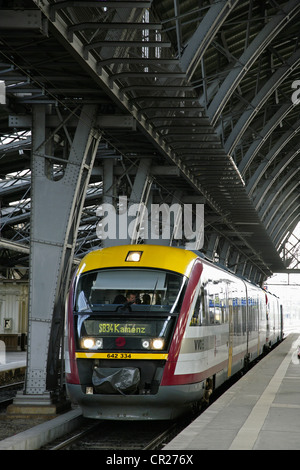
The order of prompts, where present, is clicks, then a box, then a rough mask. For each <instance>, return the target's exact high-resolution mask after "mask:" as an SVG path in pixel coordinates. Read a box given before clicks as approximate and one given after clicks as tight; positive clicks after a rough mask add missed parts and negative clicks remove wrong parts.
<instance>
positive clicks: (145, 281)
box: [65, 245, 196, 420]
mask: <svg viewBox="0 0 300 470" xmlns="http://www.w3.org/2000/svg"><path fill="white" fill-rule="evenodd" d="M174 250H175V252H174ZM176 255H177V256H176ZM179 255H180V256H179ZM174 257H175V258H174ZM195 258H196V256H195V255H193V254H192V253H190V252H187V251H185V250H179V249H172V248H165V247H158V246H157V247H154V246H152V247H151V246H147V245H142V246H141V245H138V246H135V247H133V246H121V247H112V248H105V249H103V250H97V251H94V252H92V253H90V254H89V255H87V256H86V257H85V258H84V259H83V261H82V263H81V265H80V266H79V269H78V271H77V274H76V276H75V278H74V283H73V288H72V290H71V292H70V296H69V305H68V322H67V323H68V328H67V335H66V336H67V341H66V344H65V349H66V354H65V357H66V383H67V389H68V393H69V395H70V397H71V400H72V401H75V402H77V403H78V404H79V405H80V406H81V408H82V410H83V414H84V416H86V417H89V418H98V419H124V420H125V419H126V420H130V419H171V418H174V417H176V415H178V414H180V413H181V412H182V410H181V408H180V405H181V400H182V397H180V396H179V395H180V394H178V391H176V390H175V391H174V393H172V390H171V388H172V387H164V386H161V382H162V378H163V375H164V370H165V366H166V363H167V361H168V355H169V352H170V346H171V343H172V338H173V336H174V332H175V331H176V325H177V324H178V318H179V316H180V315H183V316H186V314H185V313H182V304H183V299H184V296H185V291H186V286H187V281H188V277H187V275H188V274H189V272H190V271H191V266H192V265H193V261H194V259H195ZM176 271H177V272H176ZM178 271H181V272H178ZM186 313H187V312H186ZM177 336H178V334H177Z"/></svg>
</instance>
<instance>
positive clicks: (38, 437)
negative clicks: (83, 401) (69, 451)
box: [0, 409, 83, 451]
mask: <svg viewBox="0 0 300 470" xmlns="http://www.w3.org/2000/svg"><path fill="white" fill-rule="evenodd" d="M82 419H83V418H82V412H81V410H80V409H75V410H72V411H69V412H67V413H64V414H63V415H61V416H57V417H56V418H53V419H51V420H50V421H47V422H45V423H42V424H39V425H37V426H34V427H33V428H30V429H27V430H26V431H23V432H21V433H19V434H16V435H15V436H12V437H8V438H7V439H3V440H2V441H0V451H1V450H37V449H40V448H41V447H42V446H43V445H46V444H47V443H49V442H51V441H53V440H54V439H56V438H58V437H60V436H62V435H63V434H66V433H67V432H71V431H73V430H74V429H76V427H77V426H79V424H80V422H81V420H82Z"/></svg>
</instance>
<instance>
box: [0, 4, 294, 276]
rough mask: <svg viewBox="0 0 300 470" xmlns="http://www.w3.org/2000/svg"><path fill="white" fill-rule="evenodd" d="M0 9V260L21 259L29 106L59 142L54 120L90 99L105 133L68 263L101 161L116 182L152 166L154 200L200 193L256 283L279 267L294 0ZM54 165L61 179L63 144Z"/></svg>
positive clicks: (88, 216)
mask: <svg viewBox="0 0 300 470" xmlns="http://www.w3.org/2000/svg"><path fill="white" fill-rule="evenodd" d="M0 8H1V16H0V46H1V47H0V81H1V80H3V81H4V83H5V103H4V98H2V103H3V104H1V105H0V173H1V175H0V177H1V180H0V201H1V210H2V214H1V216H2V217H1V222H2V230H1V237H2V238H1V240H0V249H1V248H2V257H1V262H2V263H1V264H2V265H6V266H10V265H11V266H17V265H20V266H22V265H23V264H24V263H25V264H26V259H27V257H28V254H26V253H25V252H22V250H23V248H24V250H25V251H26V249H27V250H28V241H29V233H30V153H31V132H30V129H31V119H30V116H31V113H32V106H33V105H36V104H46V105H47V106H48V107H49V119H50V118H53V123H51V126H52V128H53V129H55V132H56V134H57V141H58V142H59V139H60V133H61V132H62V131H63V130H64V129H62V128H59V127H57V128H55V126H56V125H57V124H56V120H55V117H57V116H60V117H61V116H62V118H63V119H64V118H65V120H66V121H65V122H66V124H67V125H68V126H69V125H71V124H70V122H71V117H72V114H76V113H77V112H78V109H79V108H80V106H81V105H82V104H84V103H98V106H99V127H100V128H101V129H102V130H103V138H102V140H101V144H100V146H99V149H98V153H97V157H96V163H95V168H94V171H93V175H92V178H91V184H90V186H89V189H88V194H87V198H86V204H85V208H84V211H83V214H82V224H81V227H80V230H79V234H78V251H77V254H78V255H80V254H81V253H83V252H84V251H85V250H86V249H88V248H90V247H93V246H94V244H97V243H99V240H97V239H96V234H95V224H96V221H97V218H96V216H95V208H96V206H97V204H98V205H99V201H101V194H102V176H101V168H100V166H101V163H102V161H103V158H108V157H110V158H115V164H116V167H117V168H119V171H120V174H121V173H122V172H123V174H126V176H127V177H130V175H131V174H132V175H134V172H135V170H136V167H137V164H138V162H139V161H140V159H141V158H151V160H152V166H153V168H154V169H153V175H152V176H153V179H154V182H155V184H156V187H157V191H160V192H163V193H165V195H166V198H168V197H169V196H171V195H172V194H174V191H175V190H176V191H181V192H182V194H184V195H185V196H186V197H187V196H190V197H191V198H193V197H194V198H195V197H197V196H199V197H201V201H203V202H204V204H205V232H206V234H207V236H209V233H211V232H212V231H214V232H215V233H218V234H219V235H220V237H223V238H224V239H225V240H227V241H228V242H229V243H230V244H231V245H232V246H234V247H236V249H237V250H239V251H240V252H241V253H243V254H245V255H246V256H247V257H249V259H251V261H252V262H253V264H254V265H255V266H257V267H258V268H259V269H261V270H262V271H263V272H264V273H265V274H266V275H269V274H271V273H272V272H275V271H281V270H282V269H284V268H285V267H286V264H285V260H284V255H283V253H284V246H285V242H286V240H287V238H288V236H289V235H290V233H291V232H292V231H293V230H294V228H295V227H296V225H297V224H298V222H299V204H300V201H299V174H298V171H299V168H300V166H299V151H300V149H299V134H298V133H299V129H300V121H299V109H300V107H299V106H298V101H297V99H298V94H297V90H298V89H299V88H300V67H299V64H300V47H299V31H300V27H299V26H300V3H299V2H298V0H290V1H282V0H277V1H275V0H274V1H273V0H264V1H259V0H252V1H250V2H248V1H242V0H239V1H237V0H230V1H229V0H228V1H226V0H215V1H210V0H202V1H201V2H199V1H198V0H187V1H185V0H153V1H123V0H120V1H51V0H44V1H43V2H40V1H38V0H24V1H13V0H6V1H5V0H2V1H1V0H0ZM0 86H1V83H0ZM0 97H1V88H0ZM299 97H300V92H299ZM49 125H50V124H49ZM62 127H63V126H62ZM57 158H58V160H57V162H58V164H57V177H59V172H60V171H62V166H61V165H60V164H59V158H60V159H63V158H65V157H64V149H63V148H62V149H61V154H57ZM8 241H11V242H12V243H17V245H16V247H13V245H12V244H11V245H9V243H7V242H8ZM1 243H2V245H1ZM20 243H21V245H22V246H21V247H20V245H19V244H20ZM23 245H24V246H23ZM17 248H18V249H17Z"/></svg>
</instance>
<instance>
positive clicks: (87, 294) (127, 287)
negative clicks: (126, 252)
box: [74, 268, 186, 313]
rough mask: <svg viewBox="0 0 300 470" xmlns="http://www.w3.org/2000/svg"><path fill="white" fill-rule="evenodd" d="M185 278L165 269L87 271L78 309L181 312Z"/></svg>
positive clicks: (82, 278)
mask: <svg viewBox="0 0 300 470" xmlns="http://www.w3.org/2000/svg"><path fill="white" fill-rule="evenodd" d="M185 280H186V279H185V277H184V276H182V275H180V274H177V273H173V272H169V271H164V270H158V269H143V268H141V269H140V268H139V269H136V268H120V269H102V270H98V271H92V272H88V273H83V274H82V275H81V276H80V277H79V280H78V283H77V286H76V290H75V306H74V307H75V311H76V312H82V313H84V312H97V311H105V312H109V311H120V310H121V309H122V308H130V310H131V311H133V312H134V311H145V312H147V311H149V310H151V312H156V311H157V312H159V313H161V312H174V313H175V312H179V310H180V306H181V302H182V296H183V295H182V294H183V291H184V286H185Z"/></svg>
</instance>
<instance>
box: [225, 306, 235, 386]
mask: <svg viewBox="0 0 300 470" xmlns="http://www.w3.org/2000/svg"><path fill="white" fill-rule="evenodd" d="M228 307H229V318H228V327H229V334H228V372H227V376H228V377H230V376H231V369H232V354H233V333H234V322H233V299H231V298H229V299H228Z"/></svg>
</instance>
